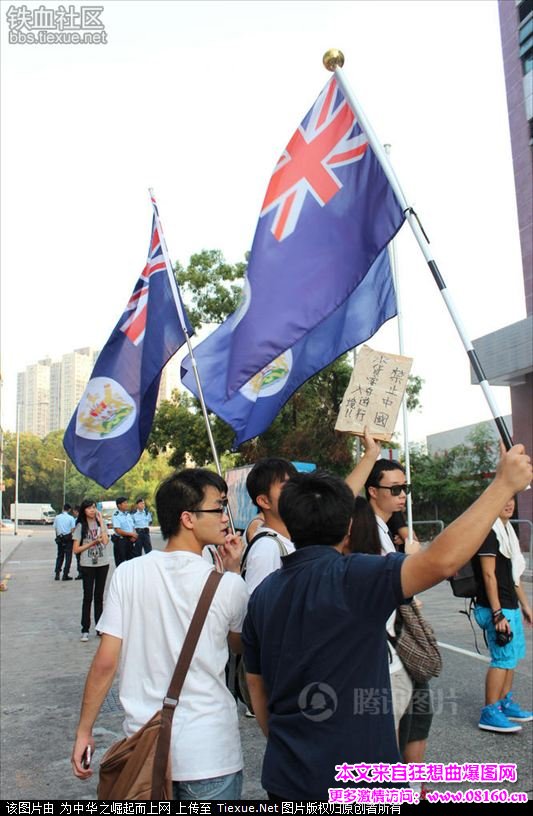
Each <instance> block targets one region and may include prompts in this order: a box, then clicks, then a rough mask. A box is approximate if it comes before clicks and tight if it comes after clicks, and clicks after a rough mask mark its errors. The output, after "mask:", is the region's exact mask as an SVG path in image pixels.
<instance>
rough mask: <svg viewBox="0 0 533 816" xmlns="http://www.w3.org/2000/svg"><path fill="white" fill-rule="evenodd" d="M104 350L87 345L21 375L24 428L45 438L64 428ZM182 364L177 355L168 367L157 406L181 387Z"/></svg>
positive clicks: (19, 387) (19, 399)
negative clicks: (180, 372) (99, 355)
mask: <svg viewBox="0 0 533 816" xmlns="http://www.w3.org/2000/svg"><path fill="white" fill-rule="evenodd" d="M99 353H100V352H99V351H97V350H96V349H93V348H90V347H85V348H80V349H75V351H71V352H69V353H68V354H63V356H62V357H61V359H60V360H52V359H50V358H46V359H44V360H39V362H37V363H34V364H33V365H29V366H27V367H26V370H25V371H22V372H20V373H19V374H18V375H17V405H18V406H20V408H19V410H20V415H19V418H20V430H21V432H22V433H32V434H35V436H40V437H41V438H42V437H44V436H46V435H47V434H48V433H50V432H51V431H57V430H64V429H65V428H66V427H67V425H68V423H69V422H70V418H71V417H72V414H73V413H74V411H75V409H76V406H77V405H78V403H79V401H80V399H81V396H82V394H83V392H84V390H85V386H86V385H87V383H88V381H89V378H90V376H91V372H92V370H93V368H94V364H95V362H96V358H97V357H98V354H99ZM179 367H180V364H179V362H178V360H177V357H176V356H174V357H173V358H172V360H170V361H169V363H168V365H167V366H165V368H164V370H163V374H162V376H161V384H160V386H159V396H158V399H157V405H159V403H160V402H161V401H162V400H165V399H170V397H171V396H172V391H173V390H174V389H175V388H178V386H179Z"/></svg>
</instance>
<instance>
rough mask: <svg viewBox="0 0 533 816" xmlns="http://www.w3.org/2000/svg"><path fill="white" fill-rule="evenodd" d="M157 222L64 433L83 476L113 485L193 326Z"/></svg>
mask: <svg viewBox="0 0 533 816" xmlns="http://www.w3.org/2000/svg"><path fill="white" fill-rule="evenodd" d="M152 203H153V207H154V218H153V224H152V236H151V240H150V248H149V252H148V260H147V262H146V266H145V267H144V269H143V271H142V273H141V276H140V277H139V279H138V281H137V283H136V284H135V288H134V290H133V293H132V295H131V297H130V299H129V301H128V304H127V306H126V309H125V311H124V313H123V314H122V317H121V318H120V320H119V321H118V323H117V325H116V326H115V328H114V329H113V332H112V334H111V337H110V338H109V340H108V341H107V343H106V345H105V346H104V348H103V349H102V351H101V352H100V355H99V356H98V359H97V361H96V364H95V367H94V370H93V372H92V374H91V379H90V380H89V383H88V384H87V387H86V389H85V391H84V393H83V396H82V398H81V400H80V403H79V405H78V407H77V408H76V410H75V412H74V414H73V416H72V419H71V420H70V424H69V426H68V428H67V430H66V432H65V437H64V439H63V444H64V447H65V450H66V452H67V453H68V455H69V456H70V458H71V459H72V461H73V462H74V464H75V465H76V467H77V468H78V470H79V471H80V472H81V473H84V474H85V475H86V476H89V477H90V478H91V479H94V481H95V482H98V484H100V485H102V487H105V488H107V487H110V486H111V485H112V484H113V483H114V482H116V480H117V479H119V478H120V477H121V476H123V475H124V473H126V472H127V471H128V470H130V469H131V468H132V467H133V465H135V463H136V462H137V461H138V459H139V457H140V455H141V453H142V452H143V450H144V447H145V445H146V441H147V439H148V435H149V433H150V429H151V427H152V422H153V418H154V411H155V405H156V401H157V393H158V390H159V381H160V379H161V371H162V369H163V367H164V366H165V364H166V363H167V362H168V361H169V360H170V358H171V357H172V355H173V354H175V352H176V351H177V350H178V349H179V348H180V346H182V345H183V343H184V342H185V335H184V332H183V329H182V325H184V326H185V327H186V329H187V332H188V333H189V334H192V329H191V327H190V325H189V323H188V320H187V316H186V315H185V311H184V309H183V304H182V303H181V298H180V294H179V291H178V289H177V286H176V283H175V281H174V279H173V276H172V270H171V269H169V268H168V267H167V264H166V262H165V257H164V253H163V247H162V235H161V234H160V231H161V227H160V224H159V219H158V215H157V208H156V204H155V201H154V199H153V198H152Z"/></svg>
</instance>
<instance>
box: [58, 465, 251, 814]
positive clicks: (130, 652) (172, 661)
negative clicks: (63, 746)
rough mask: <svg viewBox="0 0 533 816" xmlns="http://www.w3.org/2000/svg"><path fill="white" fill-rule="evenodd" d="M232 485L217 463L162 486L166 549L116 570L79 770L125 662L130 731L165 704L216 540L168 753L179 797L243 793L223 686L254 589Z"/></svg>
mask: <svg viewBox="0 0 533 816" xmlns="http://www.w3.org/2000/svg"><path fill="white" fill-rule="evenodd" d="M226 493H227V485H226V483H225V481H224V480H223V479H222V478H221V477H220V476H218V475H217V474H216V473H213V472H212V471H209V470H205V469H202V468H191V469H188V470H183V471H181V472H179V473H174V474H173V475H172V476H170V477H169V478H168V479H166V480H165V481H164V482H162V484H161V485H160V486H159V489H158V491H157V495H156V507H157V514H158V518H159V523H160V525H161V532H162V534H163V538H164V539H165V541H166V542H167V546H166V548H165V550H164V551H162V552H161V551H157V550H152V552H150V553H148V555H146V556H144V558H142V559H140V558H134V559H132V560H130V561H126V562H124V563H123V564H121V565H120V568H118V569H117V570H115V573H114V575H113V579H112V581H111V586H110V589H109V594H108V597H107V602H106V606H105V609H104V613H103V615H102V617H101V618H100V620H99V622H98V630H99V631H100V632H102V635H103V636H102V640H101V643H100V647H99V649H98V651H97V653H96V655H95V658H94V660H93V663H92V665H91V668H90V670H89V674H88V677H87V682H86V685H85V692H84V697H83V702H82V709H81V714H80V722H79V725H78V730H77V735H76V741H75V743H74V748H73V752H72V765H73V771H74V774H75V775H76V776H77V777H79V778H80V779H86V778H88V777H89V776H90V775H91V773H92V771H91V770H90V769H85V768H84V767H83V765H82V756H83V753H84V751H85V749H86V747H87V746H88V745H89V746H90V747H91V751H92V750H93V748H94V739H93V736H92V730H93V726H94V723H95V721H96V718H97V716H98V712H99V710H100V707H101V705H102V703H103V701H104V699H105V696H106V694H107V693H108V691H109V689H110V687H111V684H112V682H113V679H114V677H115V673H116V671H117V669H118V668H119V666H120V680H119V695H120V701H121V703H122V706H123V707H124V712H125V719H124V732H125V734H126V735H127V736H130V735H132V734H134V733H135V732H136V731H138V729H139V728H140V727H141V726H142V725H144V723H145V722H147V721H148V720H149V719H150V717H151V716H152V715H153V714H154V713H155V712H156V711H157V710H158V709H159V708H160V707H161V705H162V702H163V698H164V697H165V695H166V692H167V689H168V686H169V683H170V679H171V677H172V674H173V671H174V668H175V666H176V662H177V659H178V656H179V653H180V651H181V647H182V644H183V641H184V639H185V636H186V633H187V631H188V628H189V624H190V621H191V618H192V615H193V613H194V610H195V608H196V605H197V602H198V599H199V597H200V594H201V592H202V590H203V588H204V586H205V583H206V580H207V578H208V576H209V574H210V572H211V571H212V570H213V566H212V565H210V564H209V563H208V562H207V561H206V560H205V559H204V558H202V550H203V548H204V547H205V546H206V545H207V544H215V545H217V546H218V547H219V552H220V553H221V556H222V559H223V562H224V568H225V572H224V575H223V577H222V580H221V582H220V584H219V586H218V588H217V591H216V593H215V596H214V599H213V601H212V604H211V607H210V609H209V612H208V615H207V618H206V621H205V624H204V627H203V630H202V633H201V635H200V639H199V641H198V644H197V646H196V650H195V653H194V656H193V659H192V661H191V665H190V667H189V671H188V673H187V677H186V679H185V683H184V686H183V690H182V693H181V696H180V700H179V704H178V706H177V708H176V711H175V714H174V719H173V724H172V737H171V749H170V754H171V756H170V760H171V767H172V779H173V782H174V798H175V799H179V800H181V801H197V800H202V799H203V800H227V799H233V800H235V799H240V795H241V787H242V767H243V760H242V752H241V744H240V737H239V727H238V718H237V707H236V703H235V700H234V699H233V697H232V695H231V694H230V692H229V691H228V689H227V688H226V682H225V666H226V663H227V660H228V641H229V645H230V646H231V648H232V650H233V651H240V650H241V646H240V632H241V628H242V623H243V620H244V616H245V613H246V606H247V603H248V592H247V589H246V585H245V583H244V581H243V580H242V578H241V577H240V576H239V575H238V574H235V573H238V572H239V562H240V554H241V544H240V541H239V540H238V537H237V536H233V535H228V530H227V525H228V516H227V512H226V506H227V505H226Z"/></svg>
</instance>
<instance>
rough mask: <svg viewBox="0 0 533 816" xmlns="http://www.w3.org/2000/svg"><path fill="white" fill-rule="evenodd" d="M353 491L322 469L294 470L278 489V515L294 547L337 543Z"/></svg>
mask: <svg viewBox="0 0 533 816" xmlns="http://www.w3.org/2000/svg"><path fill="white" fill-rule="evenodd" d="M353 501H354V499H353V493H352V491H351V490H350V488H349V487H348V485H347V484H346V482H345V481H343V479H341V478H340V476H334V475H333V474H332V473H327V472H326V471H320V470H315V471H313V472H312V473H297V474H296V475H295V476H292V477H291V478H290V479H289V481H288V482H287V483H286V484H285V487H284V488H283V490H282V491H281V495H280V499H279V514H280V516H281V519H282V521H283V523H284V524H285V526H286V527H287V530H288V531H289V535H290V537H291V541H292V542H293V544H294V546H295V547H296V549H299V548H301V547H308V546H311V545H312V544H324V545H328V546H330V547H331V546H336V545H337V544H340V543H341V541H342V539H343V538H344V536H345V535H346V533H347V532H348V528H349V525H350V520H351V518H352V512H353Z"/></svg>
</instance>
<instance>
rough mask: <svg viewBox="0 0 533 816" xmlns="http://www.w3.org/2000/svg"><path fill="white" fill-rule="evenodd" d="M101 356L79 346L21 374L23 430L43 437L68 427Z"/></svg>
mask: <svg viewBox="0 0 533 816" xmlns="http://www.w3.org/2000/svg"><path fill="white" fill-rule="evenodd" d="M97 356H98V352H97V351H95V350H94V349H91V348H83V349H76V350H75V351H73V352H70V353H69V354H64V355H63V357H62V358H61V360H52V359H51V358H49V357H48V358H46V359H44V360H39V362H37V363H34V364H33V365H29V366H26V370H25V371H22V372H20V373H19V374H18V375H17V405H18V406H19V419H20V430H21V432H22V433H32V434H35V436H40V437H43V436H46V435H47V434H48V433H50V431H57V430H59V429H63V428H66V427H67V425H68V423H69V421H70V417H71V416H72V414H73V413H74V409H75V408H76V405H77V404H78V402H79V400H80V397H81V395H82V394H83V390H84V388H85V386H86V385H87V382H88V380H89V377H90V375H91V371H92V369H93V366H94V362H95V360H96V357H97Z"/></svg>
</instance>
